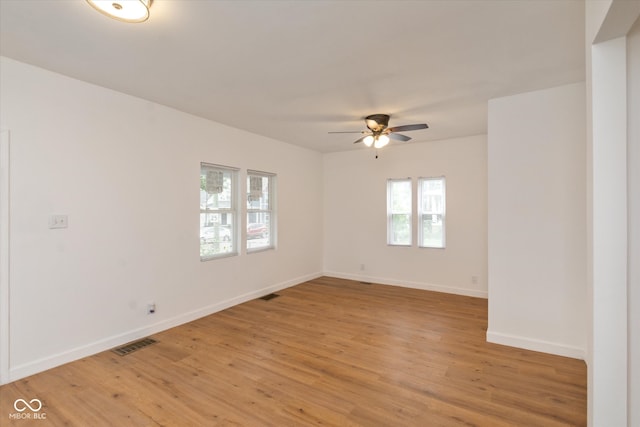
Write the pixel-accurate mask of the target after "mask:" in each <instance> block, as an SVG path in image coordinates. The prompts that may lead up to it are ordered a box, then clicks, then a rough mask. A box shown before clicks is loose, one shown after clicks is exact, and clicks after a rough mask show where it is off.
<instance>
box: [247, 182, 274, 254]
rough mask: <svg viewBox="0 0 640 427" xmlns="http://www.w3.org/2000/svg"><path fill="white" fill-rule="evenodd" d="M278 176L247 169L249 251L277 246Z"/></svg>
mask: <svg viewBox="0 0 640 427" xmlns="http://www.w3.org/2000/svg"><path fill="white" fill-rule="evenodd" d="M275 180H276V176H275V175H274V174H271V173H266V172H258V171H252V170H249V171H247V252H252V251H256V250H263V249H271V248H274V247H275V239H274V236H275V225H274V224H275V212H274V206H275V204H274V196H275Z"/></svg>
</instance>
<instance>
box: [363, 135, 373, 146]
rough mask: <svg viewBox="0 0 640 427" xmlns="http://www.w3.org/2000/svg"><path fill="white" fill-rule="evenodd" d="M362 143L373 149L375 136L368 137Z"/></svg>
mask: <svg viewBox="0 0 640 427" xmlns="http://www.w3.org/2000/svg"><path fill="white" fill-rule="evenodd" d="M362 142H364V145H366V146H367V147H371V146H372V145H373V136H371V135H369V136H366V137H365V138H364V139H363V140H362Z"/></svg>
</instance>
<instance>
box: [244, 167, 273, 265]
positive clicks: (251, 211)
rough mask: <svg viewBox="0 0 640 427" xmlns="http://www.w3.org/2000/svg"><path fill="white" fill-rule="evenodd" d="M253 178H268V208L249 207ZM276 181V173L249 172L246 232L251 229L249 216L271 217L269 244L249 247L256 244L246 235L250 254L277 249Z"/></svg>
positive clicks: (268, 232)
mask: <svg viewBox="0 0 640 427" xmlns="http://www.w3.org/2000/svg"><path fill="white" fill-rule="evenodd" d="M251 178H260V179H263V178H267V194H268V197H267V200H268V203H267V206H263V207H261V208H252V207H250V205H249V197H250V196H251V191H252V188H251ZM276 181H277V176H276V174H275V173H271V172H262V171H257V170H251V169H249V170H247V192H246V197H247V198H246V200H247V215H246V220H247V223H246V227H245V231H247V230H248V228H249V224H250V223H249V216H251V215H261V214H267V215H268V216H269V221H268V223H267V229H268V230H267V235H268V241H267V244H265V245H262V246H255V247H249V246H250V243H255V242H254V241H252V240H250V239H249V236H248V232H247V234H245V240H244V242H245V249H246V251H247V253H248V254H250V253H255V252H261V251H267V250H271V249H275V247H276V236H277V233H276V231H277V230H276V215H277V213H276Z"/></svg>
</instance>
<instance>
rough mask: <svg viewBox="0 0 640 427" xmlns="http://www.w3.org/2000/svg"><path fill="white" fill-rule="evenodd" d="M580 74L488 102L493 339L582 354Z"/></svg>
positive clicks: (582, 135)
mask: <svg viewBox="0 0 640 427" xmlns="http://www.w3.org/2000/svg"><path fill="white" fill-rule="evenodd" d="M584 112H585V86H584V83H577V84H571V85H566V86H561V87H557V88H551V89H546V90H540V91H535V92H529V93H524V94H519V95H514V96H509V97H504V98H498V99H493V100H491V101H490V102H489V135H488V169H489V177H488V182H489V225H488V230H489V249H488V266H489V267H488V268H489V329H488V331H487V339H488V340H489V341H491V342H496V343H501V344H506V345H513V346H518V347H523V348H528V349H531V350H537V351H545V352H549V353H555V354H561V355H565V356H570V357H577V358H584V357H585V350H586V334H587V331H586V324H585V323H586V251H585V244H586V242H585V229H586V214H585V212H586V206H585V203H586V202H585V179H584V177H585V154H586V152H585V113H584Z"/></svg>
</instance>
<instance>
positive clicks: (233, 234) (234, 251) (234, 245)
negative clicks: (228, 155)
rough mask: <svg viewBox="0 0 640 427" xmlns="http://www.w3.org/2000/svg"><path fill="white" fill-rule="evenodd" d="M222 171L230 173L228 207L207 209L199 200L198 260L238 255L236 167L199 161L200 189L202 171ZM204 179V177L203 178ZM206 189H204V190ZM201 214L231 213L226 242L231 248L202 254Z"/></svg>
mask: <svg viewBox="0 0 640 427" xmlns="http://www.w3.org/2000/svg"><path fill="white" fill-rule="evenodd" d="M208 171H211V172H222V173H230V174H231V182H230V186H231V188H230V195H229V198H230V200H229V208H216V209H208V208H206V207H205V208H203V207H202V200H200V215H199V217H200V238H199V242H200V261H210V260H213V259H219V258H226V257H231V256H237V255H238V216H239V215H238V171H239V169H238V168H234V167H231V166H222V165H216V164H212V163H205V162H202V163H200V183H201V184H200V187H199V188H200V191H203V190H202V175H203V173H204V174H205V176H206V172H208ZM205 179H206V178H205ZM204 191H206V190H204ZM200 198H202V193H200ZM202 214H230V215H231V223H230V224H229V226H230V230H229V231H230V235H229V239H230V240H229V241H228V243H227V244H230V245H231V250H230V251H226V252H222V253H218V254H211V255H203V254H202V246H203V244H205V243H204V242H203V240H202V229H203V223H202Z"/></svg>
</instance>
